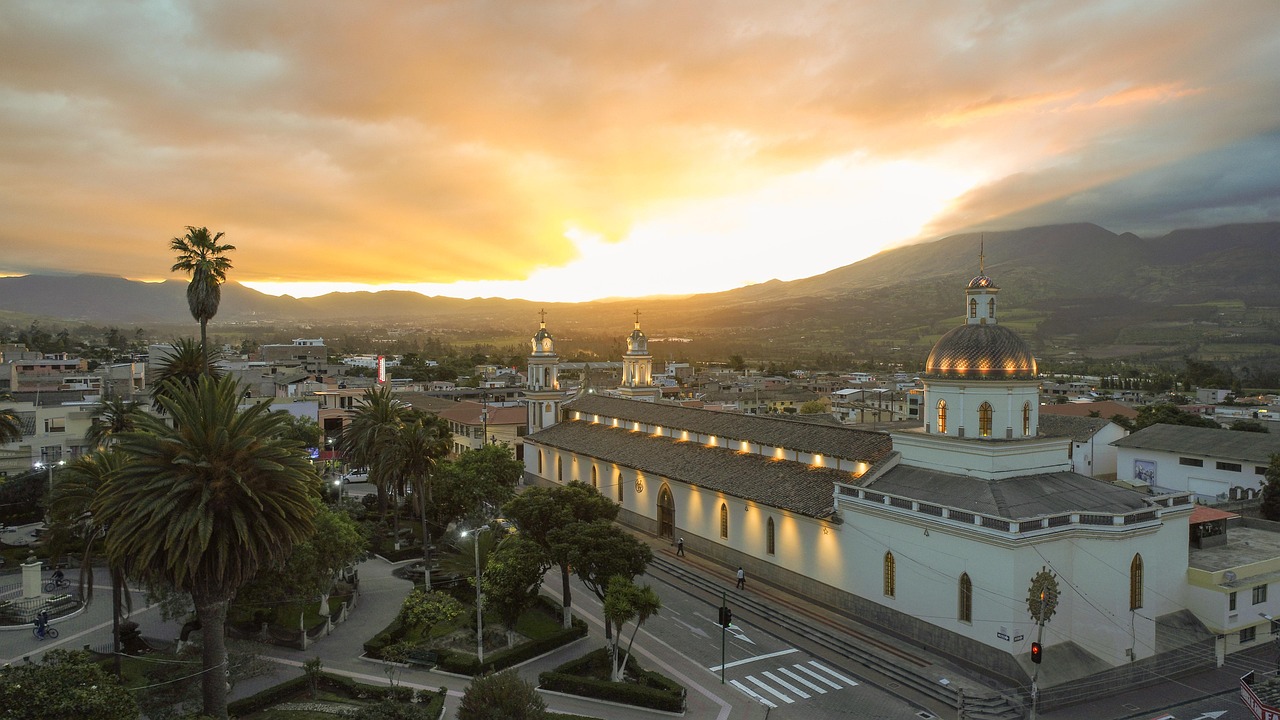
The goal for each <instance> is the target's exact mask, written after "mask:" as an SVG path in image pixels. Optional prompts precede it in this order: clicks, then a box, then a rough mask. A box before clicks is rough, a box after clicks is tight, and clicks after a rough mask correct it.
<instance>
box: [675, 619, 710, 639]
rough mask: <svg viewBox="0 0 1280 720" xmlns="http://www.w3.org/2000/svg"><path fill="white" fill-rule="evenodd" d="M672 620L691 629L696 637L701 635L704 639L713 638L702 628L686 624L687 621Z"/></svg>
mask: <svg viewBox="0 0 1280 720" xmlns="http://www.w3.org/2000/svg"><path fill="white" fill-rule="evenodd" d="M671 619H672V620H674V621H676V622H678V623H680V624H681V625H683V626H685V627H687V628H689V632H691V633H693V634H694V635H699V636H701V637H703V638H710V637H711V636H710V635H708V634H707V631H706V630H703V629H702V628H700V627H694V626H692V625H690V624H689V623H687V622H685V621H683V620H681V619H680V618H671Z"/></svg>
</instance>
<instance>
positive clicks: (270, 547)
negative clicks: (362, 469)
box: [92, 375, 319, 718]
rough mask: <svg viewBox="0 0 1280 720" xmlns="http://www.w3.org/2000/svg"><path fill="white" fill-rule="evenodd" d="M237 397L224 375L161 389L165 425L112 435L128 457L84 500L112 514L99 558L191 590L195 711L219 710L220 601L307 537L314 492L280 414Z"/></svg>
mask: <svg viewBox="0 0 1280 720" xmlns="http://www.w3.org/2000/svg"><path fill="white" fill-rule="evenodd" d="M240 399H241V398H240V389H239V386H238V385H237V384H236V383H235V382H234V381H233V380H231V379H229V378H223V379H214V378H212V377H210V376H207V375H206V376H203V377H201V378H200V380H199V382H198V383H197V384H196V386H195V387H194V388H186V387H175V388H174V389H173V392H172V394H171V395H169V396H167V397H162V398H161V403H162V405H163V407H164V409H165V411H166V412H167V413H168V414H169V415H171V416H172V418H173V425H172V426H170V425H169V424H168V423H166V422H164V421H163V420H161V419H160V418H156V417H152V416H143V417H141V418H139V422H138V429H137V430H135V431H134V432H128V433H122V434H120V435H119V436H118V437H117V440H118V443H119V447H120V448H121V449H122V450H123V451H124V452H125V453H127V454H128V455H129V458H130V462H129V463H128V464H127V465H126V466H125V467H124V468H123V469H122V471H121V472H120V473H118V474H116V475H114V476H112V477H110V478H109V479H108V480H107V483H106V484H105V486H104V487H103V489H102V491H101V492H100V493H99V494H98V497H97V499H95V501H94V503H93V506H92V512H93V513H94V515H96V516H98V517H103V518H110V519H111V527H110V529H109V531H108V532H107V538H106V552H107V559H108V562H110V563H113V564H119V565H121V566H123V567H124V569H125V571H126V573H127V574H128V575H129V576H130V577H136V578H139V579H142V580H144V581H153V582H162V583H167V584H168V585H170V586H172V587H173V588H174V589H175V590H177V591H179V592H185V593H189V594H190V595H191V600H192V602H193V604H194V605H195V611H196V616H197V617H198V618H199V620H200V623H201V634H202V660H203V664H204V673H203V675H202V676H201V677H202V686H203V688H202V695H203V708H204V713H205V714H206V715H211V716H213V717H214V718H225V717H226V716H227V697H226V692H227V688H226V673H225V672H224V671H223V670H220V668H224V666H225V663H226V659H227V652H226V644H225V640H224V631H223V628H224V625H225V622H226V613H227V604H228V603H229V601H230V599H231V597H232V596H234V594H235V591H236V589H238V588H239V587H241V586H242V585H244V584H245V583H247V582H249V580H251V579H252V578H253V576H254V575H255V574H256V573H257V572H258V569H259V568H260V567H262V566H264V565H265V566H272V565H279V564H280V563H282V562H284V560H285V559H286V558H287V557H288V556H289V553H290V552H291V551H292V549H293V547H294V545H296V544H297V543H300V542H303V541H305V540H306V539H307V538H308V537H309V536H310V535H311V533H312V532H313V531H314V529H315V526H314V524H313V522H312V517H313V515H314V512H315V505H314V504H313V503H312V501H311V500H312V498H313V497H314V496H316V495H317V494H318V493H319V478H318V477H317V476H316V474H315V470H314V469H313V468H312V466H311V463H310V460H309V459H308V458H307V456H306V454H305V453H304V452H303V450H302V448H300V447H298V445H297V444H296V443H293V442H290V441H287V440H284V439H282V438H281V437H280V422H281V418H280V416H279V415H276V414H275V413H272V412H270V407H269V406H268V405H266V404H256V405H253V406H251V407H249V408H248V409H246V410H244V411H241V410H239V409H238V406H239V403H240ZM215 671H217V672H215Z"/></svg>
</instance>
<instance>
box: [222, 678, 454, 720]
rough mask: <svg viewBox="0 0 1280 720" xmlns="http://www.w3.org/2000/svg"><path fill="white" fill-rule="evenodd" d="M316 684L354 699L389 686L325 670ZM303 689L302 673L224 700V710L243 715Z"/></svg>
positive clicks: (382, 693) (379, 695)
mask: <svg viewBox="0 0 1280 720" xmlns="http://www.w3.org/2000/svg"><path fill="white" fill-rule="evenodd" d="M317 684H318V685H319V687H320V689H322V690H326V691H328V692H332V693H334V694H338V695H345V696H347V697H350V698H354V699H356V700H385V699H386V698H387V696H388V694H389V688H388V687H387V686H385V685H367V684H365V683H362V682H357V681H355V680H352V679H351V678H348V677H344V676H342V675H332V674H330V673H326V672H322V673H320V674H319V677H318V678H317ZM404 690H409V691H410V693H412V690H411V689H410V688H404ZM307 692H308V678H307V676H306V675H302V676H299V677H296V678H292V679H290V680H286V681H284V682H282V683H280V684H279V685H274V686H272V687H269V688H267V689H266V690H263V691H262V692H260V693H258V694H256V695H251V696H249V697H247V698H241V699H239V700H236V701H234V702H231V703H228V704H227V713H228V714H229V715H232V716H238V717H244V716H245V715H249V714H252V713H255V712H258V711H259V710H262V709H263V708H267V707H270V706H272V705H277V704H279V703H282V702H287V701H289V700H292V699H294V698H296V697H298V696H299V695H302V694H306V693H307ZM437 700H438V702H439V704H440V705H441V706H443V704H444V696H443V695H437ZM433 702H435V701H433ZM438 715H439V707H437V709H436V714H435V715H432V716H431V717H437V716H438Z"/></svg>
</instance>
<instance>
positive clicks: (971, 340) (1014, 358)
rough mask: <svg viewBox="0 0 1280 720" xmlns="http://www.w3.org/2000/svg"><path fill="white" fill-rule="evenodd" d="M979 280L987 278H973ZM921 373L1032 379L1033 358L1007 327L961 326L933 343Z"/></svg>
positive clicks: (988, 378) (992, 378)
mask: <svg viewBox="0 0 1280 720" xmlns="http://www.w3.org/2000/svg"><path fill="white" fill-rule="evenodd" d="M978 280H988V281H990V278H986V277H979V278H974V282H976V281H978ZM924 372H925V375H927V376H930V377H935V378H943V379H957V380H1031V379H1034V378H1035V377H1036V359H1035V357H1034V356H1033V355H1032V354H1031V348H1029V347H1027V344H1026V342H1024V341H1023V340H1022V338H1021V337H1019V336H1018V333H1016V332H1014V331H1013V330H1010V329H1009V328H1007V327H1003V326H1001V325H995V324H972V325H961V326H960V327H958V328H956V329H954V330H952V331H951V332H949V333H947V334H946V335H943V336H942V337H941V338H939V339H938V342H937V343H935V344H934V346H933V350H931V351H930V352H929V359H928V360H926V361H925V364H924Z"/></svg>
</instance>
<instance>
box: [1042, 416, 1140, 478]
mask: <svg viewBox="0 0 1280 720" xmlns="http://www.w3.org/2000/svg"><path fill="white" fill-rule="evenodd" d="M1040 434H1041V435H1044V436H1046V437H1068V438H1071V445H1070V448H1069V449H1068V451H1067V457H1068V458H1070V459H1071V471H1072V472H1077V473H1080V474H1081V475H1088V476H1089V477H1094V478H1098V479H1100V480H1114V479H1116V448H1115V446H1113V445H1112V444H1111V443H1112V442H1114V441H1116V440H1119V439H1120V438H1122V437H1124V436H1125V435H1127V434H1129V431H1128V430H1125V429H1124V428H1122V427H1120V426H1119V425H1117V424H1115V423H1113V422H1111V421H1110V420H1108V419H1106V418H1095V417H1078V416H1074V415H1049V414H1043V413H1042V414H1041V415H1040Z"/></svg>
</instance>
